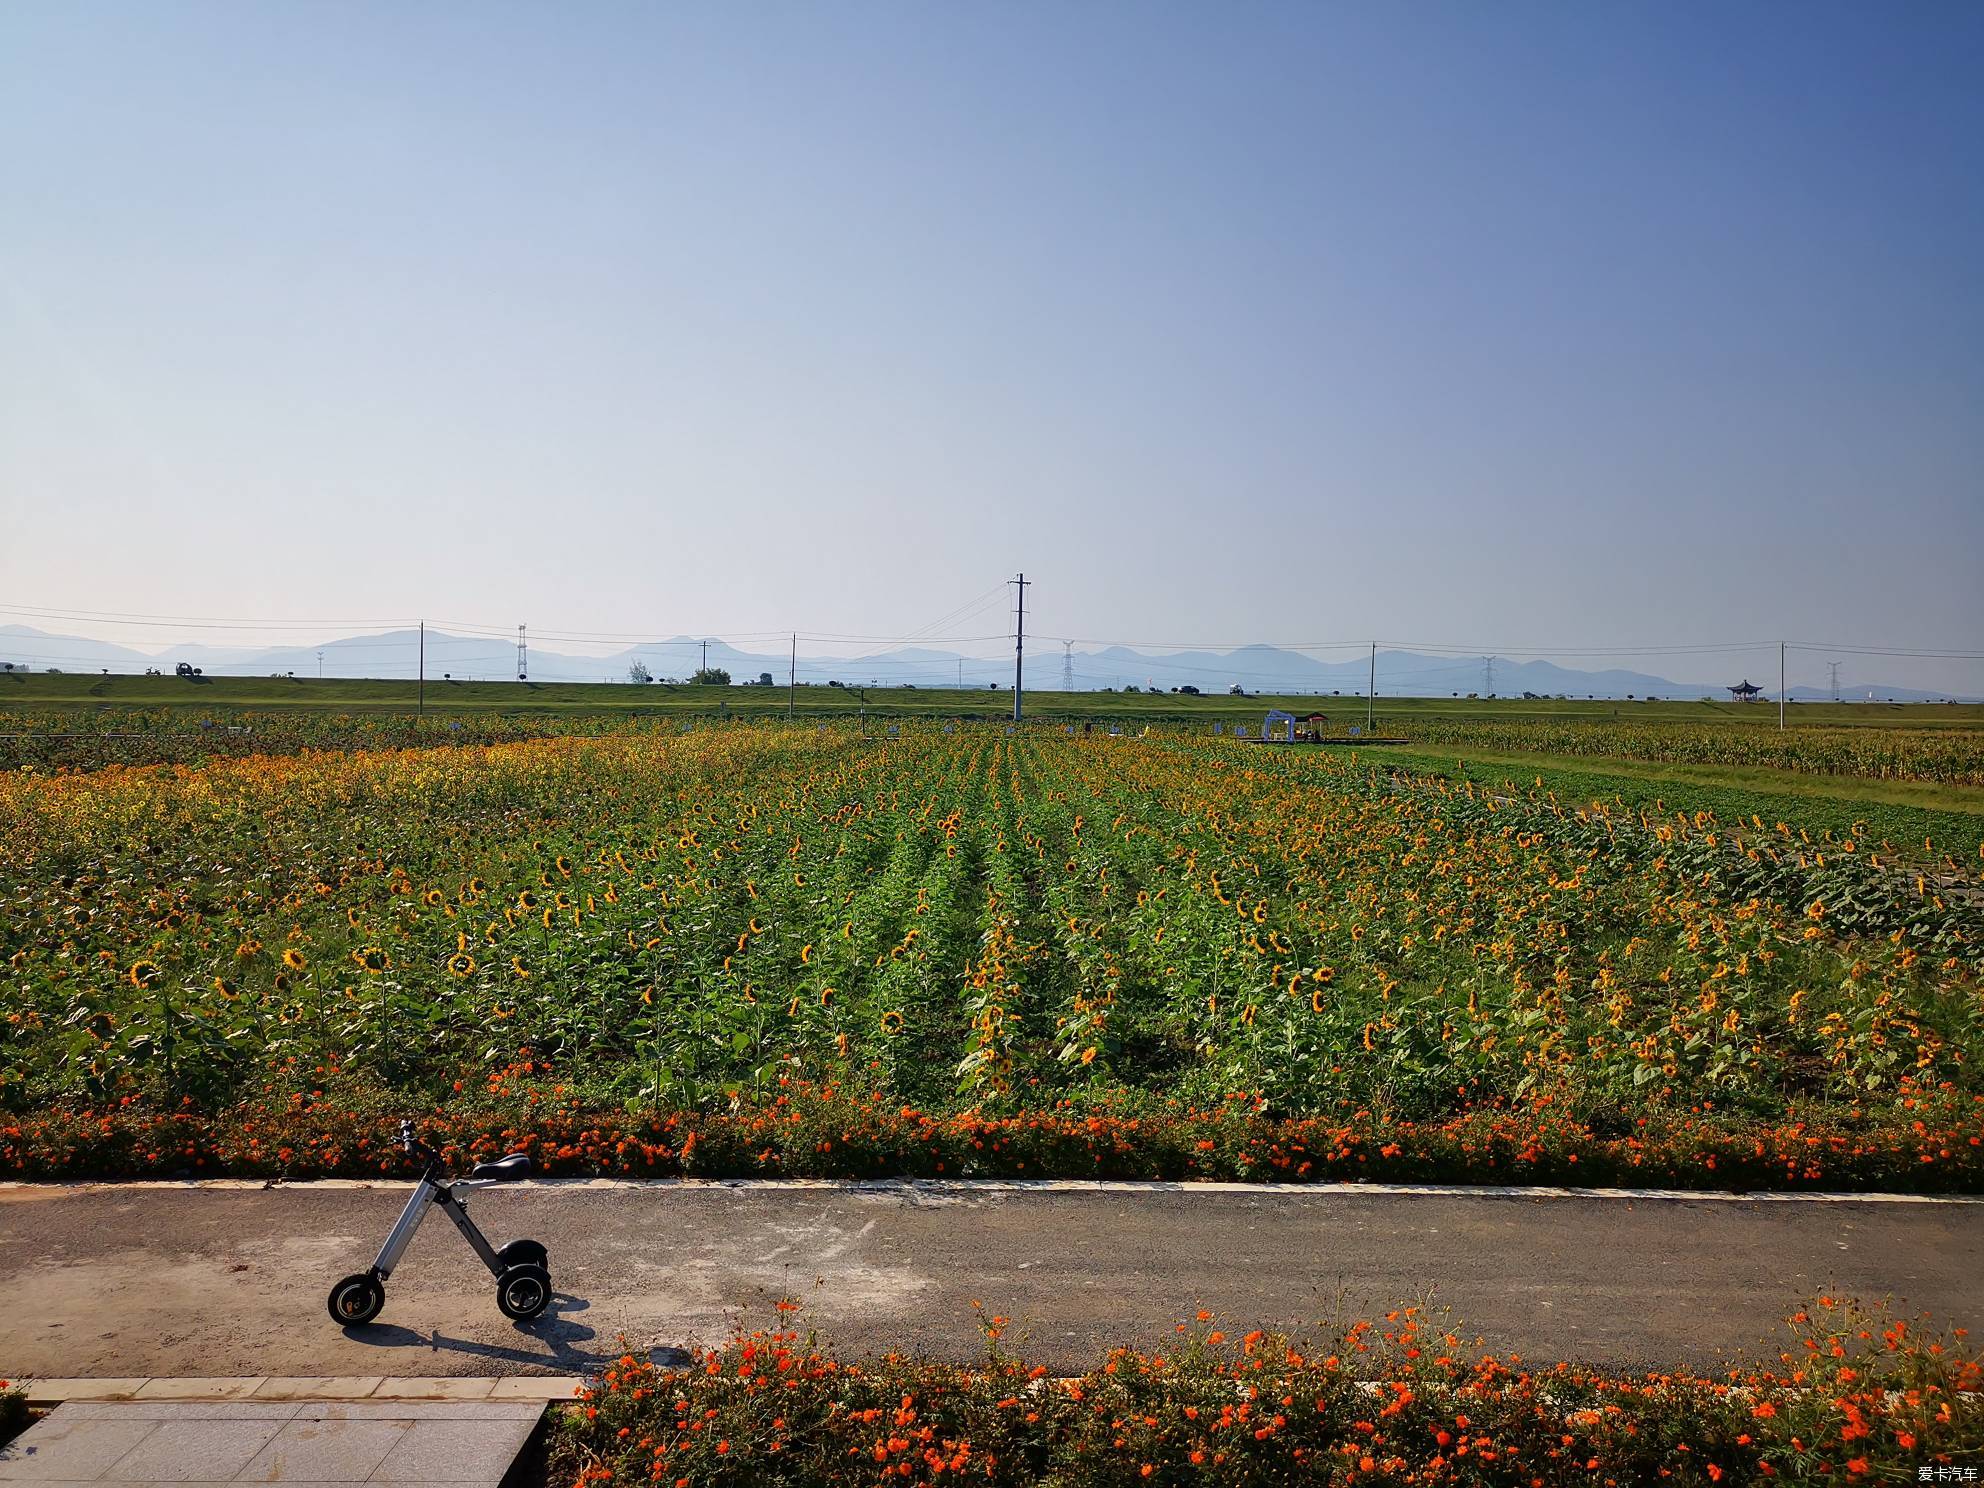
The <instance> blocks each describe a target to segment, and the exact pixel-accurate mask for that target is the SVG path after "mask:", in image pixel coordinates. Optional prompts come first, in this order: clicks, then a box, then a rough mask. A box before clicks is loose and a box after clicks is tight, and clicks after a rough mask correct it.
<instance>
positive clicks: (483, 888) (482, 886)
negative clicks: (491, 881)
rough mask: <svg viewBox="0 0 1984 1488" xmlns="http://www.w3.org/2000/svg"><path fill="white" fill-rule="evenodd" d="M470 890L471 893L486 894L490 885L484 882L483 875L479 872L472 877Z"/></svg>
mask: <svg viewBox="0 0 1984 1488" xmlns="http://www.w3.org/2000/svg"><path fill="white" fill-rule="evenodd" d="M468 891H469V892H470V893H471V894H486V893H488V892H489V885H488V884H486V883H484V882H483V881H482V878H481V876H480V875H479V874H478V875H477V876H476V877H474V878H471V879H470V880H469V881H468Z"/></svg>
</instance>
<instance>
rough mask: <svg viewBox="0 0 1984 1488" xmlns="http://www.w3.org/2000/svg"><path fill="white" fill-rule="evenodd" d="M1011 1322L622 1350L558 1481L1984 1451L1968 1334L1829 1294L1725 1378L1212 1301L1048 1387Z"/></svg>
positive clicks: (566, 1443)
mask: <svg viewBox="0 0 1984 1488" xmlns="http://www.w3.org/2000/svg"><path fill="white" fill-rule="evenodd" d="M779 1305H780V1308H781V1310H782V1313H783V1311H784V1310H786V1309H789V1308H790V1307H791V1306H792V1304H790V1303H781V1304H779ZM1004 1321H1005V1320H1004V1319H1001V1318H996V1317H993V1318H985V1317H981V1325H982V1326H983V1328H984V1330H985V1333H986V1335H987V1339H986V1342H987V1351H986V1356H985V1358H984V1360H983V1361H982V1362H981V1363H979V1364H976V1365H974V1366H971V1367H960V1366H957V1365H954V1364H940V1363H928V1362H922V1361H917V1360H910V1359H903V1358H899V1357H895V1356H890V1357H888V1358H885V1359H883V1360H880V1361H876V1362H870V1363H860V1364H857V1363H849V1362H843V1361H839V1360H836V1359H834V1358H833V1357H832V1355H831V1353H829V1352H827V1351H826V1350H824V1349H823V1348H822V1347H821V1346H820V1345H819V1343H818V1342H817V1340H816V1339H814V1338H812V1337H810V1336H809V1337H802V1336H801V1335H800V1334H799V1333H798V1332H796V1331H795V1330H794V1329H793V1328H792V1327H790V1326H789V1320H788V1319H786V1318H784V1317H783V1316H782V1317H781V1325H780V1326H777V1327H774V1328H771V1329H767V1330H762V1331H757V1332H751V1333H745V1334H741V1335H740V1336H738V1337H737V1338H735V1339H733V1340H732V1341H731V1343H730V1344H729V1345H728V1346H726V1347H725V1348H723V1349H721V1350H718V1351H716V1352H713V1353H708V1354H701V1353H699V1354H697V1355H695V1356H694V1357H693V1359H692V1362H691V1363H690V1364H689V1365H688V1366H687V1367H684V1368H664V1367H659V1366H657V1365H656V1364H655V1363H654V1362H653V1361H652V1360H650V1359H648V1358H644V1357H642V1356H640V1355H637V1354H633V1353H629V1354H626V1355H624V1356H622V1357H621V1358H620V1359H619V1360H618V1361H617V1362H616V1363H615V1364H614V1365H613V1366H612V1367H611V1368H609V1369H607V1370H606V1371H605V1373H604V1375H603V1376H602V1378H601V1379H600V1380H599V1381H597V1382H596V1385H595V1387H594V1388H593V1389H591V1390H589V1391H588V1392H587V1393H586V1395H585V1396H584V1397H583V1398H582V1400H581V1402H580V1403H579V1404H578V1405H576V1406H573V1407H571V1408H569V1409H567V1410H565V1411H564V1412H562V1413H561V1415H560V1418H559V1421H558V1424H557V1428H556V1431H555V1433H554V1436H553V1439H552V1447H551V1464H552V1481H553V1482H560V1483H571V1484H574V1485H575V1488H587V1485H589V1484H597V1483H608V1482H627V1483H632V1482H642V1483H661V1484H672V1485H673V1488H703V1485H717V1484H753V1485H759V1484H765V1485H776V1484H794V1485H797V1484H805V1485H808V1488H819V1485H832V1484H881V1485H891V1488H892V1485H896V1484H901V1483H906V1482H949V1481H952V1480H954V1479H957V1480H962V1481H967V1482H986V1483H999V1484H1005V1483H1010V1484H1015V1485H1019V1484H1026V1485H1033V1484H1041V1483H1049V1484H1057V1485H1069V1488H1073V1485H1099V1484H1117V1483H1121V1484H1131V1485H1139V1488H1141V1485H1146V1484H1167V1483H1169V1484H1194V1485H1197V1484H1208V1483H1210V1484H1220V1483H1234V1484H1242V1483H1244V1484H1267V1483H1305V1484H1307V1483H1318V1484H1322V1483H1346V1484H1347V1483H1367V1482H1368V1483H1404V1482H1414V1483H1473V1484H1502V1483H1506V1484H1511V1485H1526V1488H1541V1485H1549V1484H1558V1483H1577V1484H1605V1485H1610V1488H1618V1485H1621V1484H1629V1485H1630V1484H1643V1483H1656V1482H1663V1483H1664V1482H1673V1483H1679V1484H1696V1483H1699V1484H1712V1483H1724V1482H1750V1481H1760V1480H1766V1479H1778V1480H1782V1481H1786V1482H1842V1483H1844V1482H1863V1481H1889V1482H1895V1481H1908V1482H1914V1481H1917V1480H1918V1475H1919V1474H1920V1472H1921V1470H1922V1469H1924V1468H1927V1469H1929V1471H1930V1472H1931V1474H1933V1473H1934V1471H1935V1469H1936V1468H1938V1467H1943V1468H1945V1469H1948V1468H1953V1467H1954V1468H1961V1467H1963V1466H1965V1465H1969V1466H1975V1465H1977V1459H1978V1457H1979V1456H1980V1455H1984V1402H1981V1401H1980V1399H1979V1397H1978V1395H1977V1394H1976V1393H1975V1392H1976V1391H1977V1389H1978V1387H1979V1386H1980V1385H1984V1366H1980V1364H1979V1361H1978V1359H1977V1356H1976V1354H1975V1353H1974V1352H1973V1351H1972V1349H1971V1348H1970V1346H1969V1345H1968V1343H1967V1341H1966V1339H1965V1337H1964V1335H1963V1331H1962V1330H1961V1329H1957V1330H1953V1331H1951V1332H1948V1333H1939V1332H1930V1331H1923V1324H1922V1322H1921V1321H1920V1320H1916V1321H1914V1322H1909V1321H1899V1320H1892V1319H1890V1318H1888V1317H1886V1316H1884V1315H1882V1314H1881V1313H1878V1312H1870V1311H1867V1310H1863V1309H1861V1308H1859V1307H1857V1306H1855V1305H1852V1304H1839V1303H1836V1302H1835V1301H1834V1300H1833V1299H1830V1298H1823V1299H1821V1300H1820V1301H1819V1302H1818V1303H1815V1304H1813V1305H1812V1306H1811V1307H1810V1308H1809V1309H1804V1310H1801V1311H1800V1312H1799V1313H1798V1314H1797V1315H1796V1317H1795V1318H1794V1320H1793V1324H1792V1327H1793V1339H1792V1342H1791V1345H1790V1346H1789V1347H1788V1348H1786V1349H1785V1350H1784V1351H1783V1352H1782V1353H1781V1354H1780V1355H1779V1356H1778V1357H1777V1359H1776V1360H1774V1361H1772V1362H1771V1363H1770V1364H1769V1365H1768V1366H1766V1367H1761V1368H1757V1369H1754V1370H1749V1371H1735V1372H1732V1373H1731V1374H1730V1375H1728V1376H1727V1377H1723V1378H1716V1379H1709V1378H1701V1377H1696V1376H1692V1375H1688V1374H1650V1375H1641V1376H1631V1377H1627V1376H1614V1375H1608V1374H1605V1373H1603V1372H1600V1371H1594V1370H1589V1369H1581V1368H1578V1367H1576V1366H1572V1365H1566V1364H1558V1365H1555V1366H1552V1367H1548V1368H1536V1367H1533V1366H1530V1365H1526V1364H1524V1363H1523V1362H1522V1361H1520V1360H1519V1359H1516V1358H1514V1357H1506V1358H1502V1357H1496V1356H1493V1355H1483V1356H1475V1357H1463V1355H1462V1351H1461V1350H1462V1345H1461V1342H1460V1339H1459V1337H1458V1336H1457V1335H1456V1334H1455V1333H1453V1332H1451V1331H1445V1330H1443V1329H1441V1328H1439V1327H1437V1326H1434V1325H1431V1324H1429V1323H1428V1322H1427V1321H1426V1320H1425V1319H1423V1318H1422V1317H1421V1316H1420V1315H1419V1314H1418V1313H1417V1311H1416V1310H1415V1309H1412V1308H1404V1309H1400V1310H1399V1311H1396V1312H1393V1313H1390V1314H1387V1316H1386V1319H1385V1320H1384V1322H1382V1323H1380V1324H1377V1325H1375V1326H1374V1325H1373V1324H1370V1323H1365V1322H1359V1323H1356V1324H1353V1325H1352V1326H1350V1327H1349V1328H1347V1329H1345V1330H1342V1331H1341V1332H1338V1333H1334V1334H1331V1335H1329V1336H1327V1337H1325V1338H1323V1339H1321V1340H1304V1339H1297V1338H1288V1337H1283V1336H1280V1335H1273V1334H1267V1333H1263V1332H1250V1333H1247V1334H1245V1335H1244V1336H1242V1337H1238V1338H1231V1337H1228V1336H1227V1335H1226V1334H1225V1333H1223V1332H1221V1331H1220V1330H1218V1329H1216V1328H1214V1327H1212V1326H1211V1325H1212V1323H1213V1322H1214V1319H1212V1318H1211V1316H1210V1315H1209V1314H1207V1313H1203V1312H1201V1313H1200V1314H1199V1315H1198V1321H1197V1324H1196V1325H1195V1326H1194V1325H1184V1324H1181V1325H1180V1326H1179V1330H1178V1331H1179V1334H1180V1335H1181V1336H1180V1337H1179V1339H1178V1344H1177V1347H1176V1349H1175V1350H1173V1351H1171V1352H1169V1353H1166V1354H1156V1353H1143V1352H1138V1351H1134V1350H1129V1349H1119V1350H1116V1351H1114V1352H1112V1353H1111V1354H1109V1356H1108V1357H1107V1358H1106V1359H1105V1360H1104V1361H1103V1362H1102V1364H1101V1365H1100V1366H1099V1367H1098V1368H1097V1369H1096V1370H1094V1371H1093V1372H1091V1373H1089V1374H1086V1375H1083V1376H1081V1377H1080V1378H1076V1379H1054V1378H1049V1377H1048V1376H1047V1373H1046V1371H1045V1370H1044V1369H1042V1368H1040V1367H1038V1366H1034V1367H1029V1366H1028V1365H1027V1363H1026V1362H1025V1361H1024V1360H1023V1359H1019V1358H1015V1357H1012V1356H1010V1355H1009V1354H1007V1353H1005V1352H1002V1350H1001V1348H1000V1343H999V1335H1000V1333H1001V1331H1002V1327H1003V1324H1004ZM1930 1480H1931V1481H1934V1480H1935V1479H1934V1478H1933V1477H1932V1478H1931V1479H1930ZM1946 1480H1948V1479H1946Z"/></svg>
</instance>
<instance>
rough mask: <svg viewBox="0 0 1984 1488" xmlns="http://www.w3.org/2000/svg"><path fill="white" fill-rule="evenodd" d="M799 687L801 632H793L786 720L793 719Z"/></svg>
mask: <svg viewBox="0 0 1984 1488" xmlns="http://www.w3.org/2000/svg"><path fill="white" fill-rule="evenodd" d="M798 687H799V632H798V631H796V630H795V631H794V632H793V633H792V661H791V662H790V664H789V665H788V667H787V670H786V673H785V720H786V722H787V723H790V722H791V721H792V700H793V696H794V694H795V693H796V691H797V689H798Z"/></svg>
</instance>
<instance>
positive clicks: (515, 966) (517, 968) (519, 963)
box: [510, 956, 530, 977]
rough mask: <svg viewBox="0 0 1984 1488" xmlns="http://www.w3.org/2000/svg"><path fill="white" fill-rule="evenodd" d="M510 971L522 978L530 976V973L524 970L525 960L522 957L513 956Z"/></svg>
mask: <svg viewBox="0 0 1984 1488" xmlns="http://www.w3.org/2000/svg"><path fill="white" fill-rule="evenodd" d="M510 970H512V971H514V972H515V973H516V974H517V975H518V976H520V977H528V976H529V975H530V973H529V972H527V971H525V970H524V958H523V957H522V956H512V957H511V958H510Z"/></svg>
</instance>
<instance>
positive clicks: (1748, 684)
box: [1729, 677, 1764, 703]
mask: <svg viewBox="0 0 1984 1488" xmlns="http://www.w3.org/2000/svg"><path fill="white" fill-rule="evenodd" d="M1763 695H1764V690H1763V689H1762V688H1761V687H1759V686H1757V685H1756V683H1754V682H1752V681H1751V680H1750V679H1749V678H1748V677H1745V678H1744V679H1743V680H1742V681H1741V682H1738V683H1737V684H1736V685H1735V686H1734V687H1732V688H1730V689H1729V697H1730V699H1731V701H1733V702H1738V703H1754V702H1756V701H1757V699H1759V698H1761V697H1762V696H1763Z"/></svg>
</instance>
